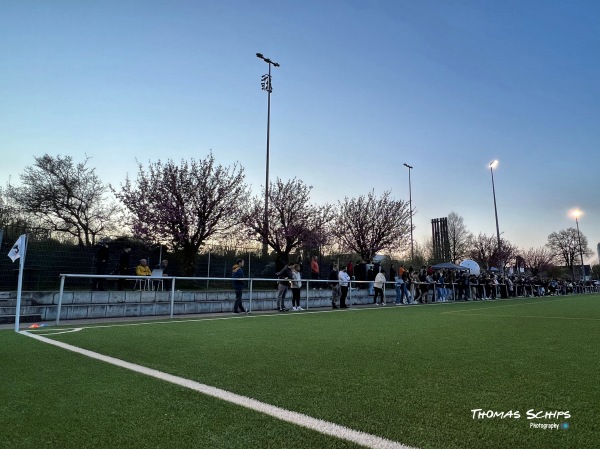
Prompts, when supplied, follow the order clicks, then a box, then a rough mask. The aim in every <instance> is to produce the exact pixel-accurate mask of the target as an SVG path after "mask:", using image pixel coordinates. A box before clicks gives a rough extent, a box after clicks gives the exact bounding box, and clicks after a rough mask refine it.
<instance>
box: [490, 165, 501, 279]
mask: <svg viewBox="0 0 600 449" xmlns="http://www.w3.org/2000/svg"><path fill="white" fill-rule="evenodd" d="M497 166H498V161H497V160H495V161H493V162H491V163H490V173H491V174H492V194H493V195H494V214H495V215H496V237H497V238H498V257H500V254H501V251H500V227H499V226H498V208H497V207H496V187H495V186H494V169H495V168H496V167H497ZM501 262H502V276H504V261H501Z"/></svg>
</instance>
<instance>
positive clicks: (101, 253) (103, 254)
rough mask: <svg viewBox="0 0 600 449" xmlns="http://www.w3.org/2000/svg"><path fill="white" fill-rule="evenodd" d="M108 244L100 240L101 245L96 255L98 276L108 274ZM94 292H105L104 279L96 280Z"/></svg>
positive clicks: (93, 287)
mask: <svg viewBox="0 0 600 449" xmlns="http://www.w3.org/2000/svg"><path fill="white" fill-rule="evenodd" d="M108 256H109V252H108V243H106V240H104V239H102V240H100V244H99V245H98V252H97V253H96V274H97V275H103V274H106V269H107V267H108ZM92 289H93V290H99V291H101V292H103V291H104V278H96V279H94V282H93V286H92Z"/></svg>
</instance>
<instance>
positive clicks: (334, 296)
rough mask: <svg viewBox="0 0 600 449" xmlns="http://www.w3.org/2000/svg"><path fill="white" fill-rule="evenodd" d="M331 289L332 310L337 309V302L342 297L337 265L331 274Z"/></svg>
mask: <svg viewBox="0 0 600 449" xmlns="http://www.w3.org/2000/svg"><path fill="white" fill-rule="evenodd" d="M329 281H330V282H329V287H330V288H331V308H332V309H337V308H338V306H337V300H338V298H339V297H340V279H339V273H338V268H337V265H334V266H333V269H332V270H331V271H330V272H329Z"/></svg>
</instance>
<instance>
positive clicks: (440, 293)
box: [437, 270, 446, 302]
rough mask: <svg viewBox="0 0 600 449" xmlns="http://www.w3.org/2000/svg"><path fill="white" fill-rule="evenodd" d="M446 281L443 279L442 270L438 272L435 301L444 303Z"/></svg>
mask: <svg viewBox="0 0 600 449" xmlns="http://www.w3.org/2000/svg"><path fill="white" fill-rule="evenodd" d="M445 284H446V279H445V278H444V270H440V272H439V273H438V275H437V301H439V302H445V301H446V288H445Z"/></svg>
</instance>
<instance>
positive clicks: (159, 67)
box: [0, 0, 600, 259]
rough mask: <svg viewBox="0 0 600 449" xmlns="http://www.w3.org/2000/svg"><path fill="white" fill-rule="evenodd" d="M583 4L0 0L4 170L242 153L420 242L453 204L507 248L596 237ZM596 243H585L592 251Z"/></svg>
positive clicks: (595, 45)
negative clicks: (378, 204) (371, 209)
mask: <svg viewBox="0 0 600 449" xmlns="http://www.w3.org/2000/svg"><path fill="white" fill-rule="evenodd" d="M599 21H600V2H598V1H569V2H566V1H552V0H544V1H522V0H521V1H512V0H508V1H441V0H440V1H427V0H425V1H422V0H419V1H416V0H411V1H402V0H397V1H394V0H389V1H368V0H345V1H344V0H323V1H308V0H307V1H285V0H278V1H260V0H257V1H254V2H249V1H240V0H235V1H234V0H222V1H218V2H208V1H181V0H168V1H152V0H146V1H107V0H103V1H94V2H89V1H83V2H82V1H78V0H72V1H66V0H53V1H45V0H37V1H33V0H5V1H3V2H2V3H1V4H0V151H1V154H2V162H1V165H0V183H1V184H2V185H5V184H6V182H7V181H8V180H9V178H10V179H11V180H12V181H13V182H15V181H18V175H19V174H20V173H22V172H23V169H24V168H25V167H26V166H27V165H31V164H32V163H33V156H34V155H36V156H38V155H42V154H44V153H49V154H51V155H58V154H61V155H71V156H73V157H74V158H75V159H76V160H78V161H80V160H83V159H84V158H85V156H86V155H87V156H89V157H90V158H91V165H92V166H95V167H97V171H98V173H99V174H100V176H101V177H102V179H103V180H105V181H106V182H110V183H112V184H113V185H119V183H120V182H122V181H123V180H124V179H125V176H126V174H128V173H129V175H130V176H132V177H134V178H135V175H136V167H137V165H136V160H139V161H140V162H142V163H147V162H148V161H149V160H151V161H156V160H158V159H163V160H164V159H167V158H171V159H173V160H175V161H179V160H181V159H189V158H191V157H196V158H203V157H205V156H206V155H207V154H208V152H209V151H210V150H211V149H212V151H213V152H214V154H215V156H216V158H217V160H218V161H219V162H220V163H222V164H225V165H230V164H232V163H234V162H235V161H239V162H240V163H241V164H242V165H243V166H244V167H245V168H246V175H247V181H248V182H249V183H250V184H251V185H252V188H253V190H254V191H255V192H256V193H257V194H258V193H259V192H260V189H261V186H262V185H263V184H264V177H265V153H266V151H265V147H266V115H267V94H266V93H265V92H263V91H261V88H260V77H261V75H263V74H264V73H266V71H267V65H266V64H265V63H264V62H263V61H261V60H259V59H258V58H256V56H255V53H257V52H261V53H263V54H264V55H265V56H266V57H269V58H271V59H273V60H274V61H277V62H279V63H280V64H281V67H280V68H277V69H274V70H273V88H274V91H273V94H272V109H271V119H272V120H271V174H270V176H271V179H274V178H275V177H276V176H279V177H281V178H283V179H288V178H292V177H294V176H296V177H299V178H301V179H303V180H304V181H305V182H306V183H308V184H309V185H312V186H313V187H314V188H313V199H314V201H315V202H317V203H321V202H333V203H335V202H337V200H338V199H343V197H344V196H349V197H354V196H358V195H360V194H367V193H368V192H369V191H370V190H371V189H375V192H376V193H378V194H380V193H382V192H383V191H384V190H391V191H392V193H393V195H394V197H396V198H400V199H405V200H408V173H407V169H406V168H405V167H404V166H403V165H402V164H403V163H404V162H406V163H408V164H410V165H412V166H414V170H413V171H412V191H413V205H414V208H415V209H416V210H417V215H416V216H415V220H414V224H415V225H416V230H415V238H416V239H417V240H418V241H420V242H423V241H424V240H425V239H426V238H428V237H429V236H430V233H431V224H430V222H431V219H432V218H437V217H444V216H447V215H448V214H449V213H450V212H452V211H454V212H456V213H457V214H459V215H461V216H462V217H463V218H464V220H465V224H466V225H467V227H468V228H469V229H470V230H471V231H472V232H474V233H475V234H477V233H479V232H485V233H487V234H494V233H495V221H494V209H493V200H492V186H491V176H490V171H489V168H488V164H489V163H490V162H491V161H492V160H494V159H498V160H499V161H500V164H499V166H498V168H497V169H496V170H495V172H494V178H495V184H496V194H497V201H498V214H499V224H500V230H501V232H502V233H503V236H504V237H506V238H508V239H509V240H510V241H511V242H513V243H515V244H517V245H519V246H520V247H522V248H529V247H539V246H542V245H544V244H545V243H546V240H547V236H548V234H549V233H551V232H553V231H558V230H561V229H565V228H567V227H570V226H574V225H575V222H574V220H573V219H572V218H570V217H569V216H568V212H569V210H570V209H572V208H574V207H579V208H581V209H582V210H583V211H585V215H584V216H583V217H582V218H581V220H580V225H581V231H582V233H583V234H585V235H586V236H587V237H588V240H589V242H590V246H591V247H592V249H594V250H595V249H596V244H597V243H598V242H600V204H599V201H598V193H599V191H600V189H599V187H600V180H599V173H600V169H599V164H598V159H599V153H600V151H599V148H598V146H599V142H600V87H599V81H598V80H600V27H599V26H598V23H599ZM595 258H596V257H594V259H595Z"/></svg>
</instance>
